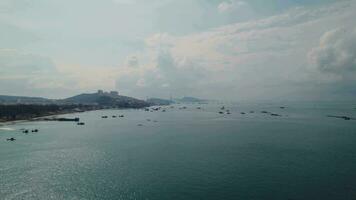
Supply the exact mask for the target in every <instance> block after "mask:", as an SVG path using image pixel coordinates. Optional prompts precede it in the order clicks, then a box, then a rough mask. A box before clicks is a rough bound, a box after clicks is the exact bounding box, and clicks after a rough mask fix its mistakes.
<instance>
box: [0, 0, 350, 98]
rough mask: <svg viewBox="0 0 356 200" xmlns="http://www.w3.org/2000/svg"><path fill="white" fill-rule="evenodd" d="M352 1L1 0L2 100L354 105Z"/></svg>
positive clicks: (0, 59)
mask: <svg viewBox="0 0 356 200" xmlns="http://www.w3.org/2000/svg"><path fill="white" fill-rule="evenodd" d="M355 10H356V0H338V1H336V0H309V1H307V0H299V1H296V0H284V1H277V0H249V1H248V0H245V1H242V0H211V1H210V0H209V1H208V0H196V1H191V0H152V1H146V0H100V1H94V0H89V1H88V0H76V1H70V0H53V1H46V0H38V1H30V0H2V1H1V2H0V33H1V35H2V37H0V94H4V95H21V96H42V97H47V98H65V97H69V96H72V95H75V94H78V93H85V92H95V91H97V90H98V89H103V90H106V91H119V93H120V94H122V95H127V96H134V97H138V98H141V99H145V98H146V97H147V96H148V97H158V98H166V99H169V98H170V96H173V97H182V96H195V97H200V98H205V99H222V100H232V101H238V100H333V99H335V100H350V99H351V100H352V99H355V97H356V89H355V88H356V87H355V81H356V22H355V20H354V19H355V18H356V12H355Z"/></svg>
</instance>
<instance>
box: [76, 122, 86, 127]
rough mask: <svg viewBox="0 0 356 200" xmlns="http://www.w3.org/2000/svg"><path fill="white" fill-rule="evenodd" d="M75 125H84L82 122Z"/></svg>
mask: <svg viewBox="0 0 356 200" xmlns="http://www.w3.org/2000/svg"><path fill="white" fill-rule="evenodd" d="M77 125H80V126H83V125H85V123H84V122H78V123H77Z"/></svg>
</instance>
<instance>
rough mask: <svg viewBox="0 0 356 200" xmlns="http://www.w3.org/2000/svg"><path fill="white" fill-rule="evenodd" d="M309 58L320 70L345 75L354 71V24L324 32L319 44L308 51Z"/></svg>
mask: <svg viewBox="0 0 356 200" xmlns="http://www.w3.org/2000/svg"><path fill="white" fill-rule="evenodd" d="M309 58H310V61H311V62H312V63H313V64H315V65H316V67H317V69H318V70H319V71H321V72H327V73H334V74H340V75H347V76H349V75H350V73H355V72H356V26H355V27H344V28H338V29H334V30H331V31H328V32H326V33H325V34H324V35H323V36H322V37H321V38H320V43H319V45H318V46H317V47H315V48H313V49H312V50H311V51H310V53H309ZM353 75H355V74H353Z"/></svg>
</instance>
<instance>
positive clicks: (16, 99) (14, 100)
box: [0, 95, 55, 104]
mask: <svg viewBox="0 0 356 200" xmlns="http://www.w3.org/2000/svg"><path fill="white" fill-rule="evenodd" d="M53 103H55V100H51V99H46V98H42V97H24V96H8V95H0V104H53Z"/></svg>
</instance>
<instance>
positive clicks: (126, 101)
mask: <svg viewBox="0 0 356 200" xmlns="http://www.w3.org/2000/svg"><path fill="white" fill-rule="evenodd" d="M61 102H63V103H66V104H84V105H101V106H115V107H122V108H142V107H146V106H149V104H148V103H147V102H146V101H143V100H139V99H135V98H132V97H127V96H122V95H118V94H110V93H91V94H80V95H76V96H73V97H69V98H66V99H63V100H61Z"/></svg>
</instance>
